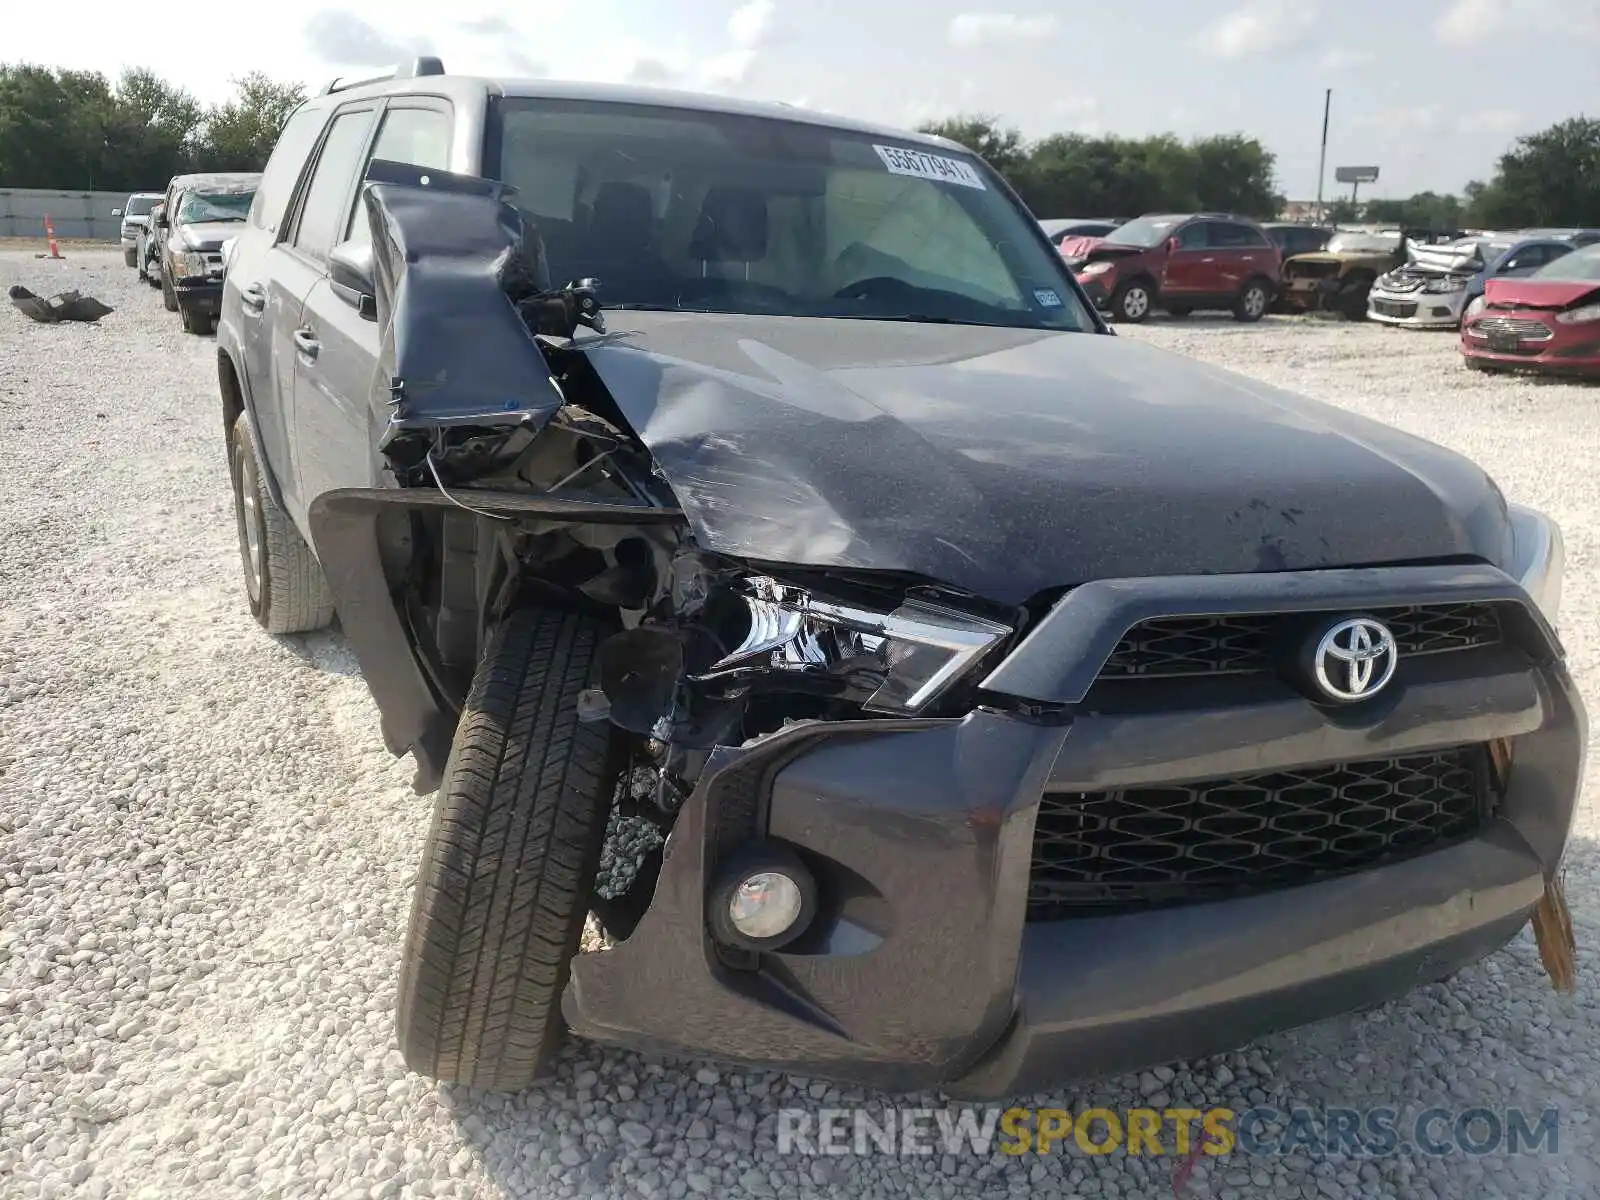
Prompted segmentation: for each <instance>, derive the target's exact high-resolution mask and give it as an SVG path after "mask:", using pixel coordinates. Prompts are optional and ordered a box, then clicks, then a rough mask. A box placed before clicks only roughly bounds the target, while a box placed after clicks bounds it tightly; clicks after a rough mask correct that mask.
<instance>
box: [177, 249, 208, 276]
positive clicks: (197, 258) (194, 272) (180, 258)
mask: <svg viewBox="0 0 1600 1200" xmlns="http://www.w3.org/2000/svg"><path fill="white" fill-rule="evenodd" d="M206 270H207V268H206V256H205V255H204V254H201V253H199V252H198V251H195V250H186V251H184V252H183V253H182V254H174V255H173V256H172V273H173V274H174V275H176V276H177V277H178V278H179V279H197V278H198V279H203V278H205V274H206Z"/></svg>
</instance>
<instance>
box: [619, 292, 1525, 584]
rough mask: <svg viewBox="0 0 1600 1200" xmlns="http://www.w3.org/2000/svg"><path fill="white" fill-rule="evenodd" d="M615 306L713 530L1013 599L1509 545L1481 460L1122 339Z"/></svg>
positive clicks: (730, 543) (697, 515)
mask: <svg viewBox="0 0 1600 1200" xmlns="http://www.w3.org/2000/svg"><path fill="white" fill-rule="evenodd" d="M603 299H604V297H603V294H602V300H603ZM608 315H609V317H610V319H611V325H612V328H614V329H616V330H619V331H620V330H625V329H626V330H632V331H634V333H635V334H636V336H635V337H633V338H630V339H627V340H626V341H623V342H620V343H615V344H609V345H604V346H599V347H596V348H595V349H592V350H590V351H589V352H588V357H589V360H590V362H591V363H592V364H593V366H594V368H595V370H596V372H597V373H598V374H599V376H600V378H601V380H602V381H603V382H604V383H605V385H606V388H607V390H608V391H609V392H610V393H611V395H612V397H613V398H614V399H615V401H616V404H617V407H618V408H619V409H620V410H621V412H622V414H623V416H624V417H625V418H626V419H627V420H628V422H629V424H630V425H631V426H632V428H633V429H634V431H635V432H636V433H637V434H638V435H639V437H640V439H641V440H642V441H643V442H644V443H645V444H646V446H648V447H649V449H650V452H651V454H652V456H653V458H654V459H655V461H656V463H657V465H658V466H659V468H660V470H661V473H662V474H663V475H664V476H665V477H666V480H667V482H668V483H669V484H670V485H671V486H672V489H673V491H674V493H675V494H676V495H677V497H678V500H679V502H680V503H681V505H682V507H683V510H684V512H685V515H686V516H687V517H688V519H689V520H690V522H691V524H692V525H693V526H694V530H695V534H696V537H697V540H698V541H699V544H700V545H701V547H702V548H704V549H709V550H713V551H716V552H720V553H724V554H729V555H735V556H738V557H741V558H746V559H754V560H757V561H765V562H781V563H790V564H795V565H804V566H813V567H834V568H845V569H849V568H856V569H870V570H886V571H904V572H907V573H910V574H914V575H919V576H923V577H925V578H929V579H933V580H938V581H941V582H943V583H946V584H949V585H952V586H955V587H958V588H963V589H966V590H967V591H969V592H971V593H973V594H975V595H978V596H983V597H986V598H988V599H991V600H994V601H998V602H1000V603H1008V604H1009V603H1018V602H1020V601H1022V600H1025V599H1027V598H1028V597H1030V596H1033V595H1036V594H1038V593H1040V592H1042V591H1045V590H1047V589H1050V588H1057V587H1061V586H1063V585H1066V584H1070V583H1074V582H1080V581H1083V580H1087V579H1103V578H1119V577H1129V576H1146V575H1191V574H1214V573H1234V572H1250V571H1289V570H1303V569H1308V568H1315V567H1323V566H1330V565H1335V564H1346V563H1351V562H1359V563H1372V564H1377V563H1385V562H1415V561H1421V560H1425V559H1437V558H1441V557H1450V556H1458V555H1459V556H1461V557H1463V558H1476V559H1486V560H1488V561H1491V562H1500V561H1503V560H1504V558H1505V556H1506V554H1507V552H1508V549H1509V533H1508V528H1509V527H1508V525H1507V521H1506V514H1505V506H1504V501H1503V500H1502V498H1501V497H1500V494H1499V492H1498V491H1496V490H1495V488H1494V486H1493V484H1492V483H1490V482H1489V480H1488V479H1487V477H1486V476H1485V475H1484V474H1483V472H1482V471H1481V470H1480V469H1479V468H1478V467H1476V466H1474V465H1473V464H1471V463H1469V462H1468V461H1466V460H1465V459H1463V458H1460V457H1459V456H1457V455H1454V454H1452V453H1450V452H1448V451H1445V450H1442V449H1439V448H1438V447H1434V446H1431V445H1429V444H1427V443H1424V442H1420V441H1417V440H1415V439H1413V438H1410V437H1407V436H1406V435H1404V434H1401V433H1399V432H1398V431H1396V430H1393V429H1389V428H1388V427H1386V426H1382V425H1379V424H1376V423H1374V422H1370V421H1365V420H1362V419H1361V418H1359V417H1356V416H1354V415H1352V414H1350V413H1347V412H1344V411H1343V410H1340V409H1337V408H1334V407H1331V406H1328V405H1323V404H1319V403H1317V402H1315V401H1312V400H1307V399H1304V398H1302V397H1299V396H1295V395H1292V394H1290V393H1287V392H1282V391H1279V390H1277V389H1275V388H1271V387H1268V386H1267V385H1265V384H1260V383H1256V382H1254V381H1252V380H1249V379H1245V378H1242V377H1240V376H1236V375H1232V374H1229V373H1228V372H1225V371H1221V370H1217V369H1212V368H1205V367H1201V366H1199V365H1198V364H1196V363H1194V362H1193V361H1191V360H1188V359H1183V358H1179V357H1178V356H1176V355H1172V354H1168V353H1166V352H1164V351H1161V350H1157V349H1155V348H1154V347H1150V346H1145V345H1140V344H1137V343H1129V342H1126V340H1124V339H1114V338H1107V337H1096V336H1093V335H1089V334H1070V333H1052V332H1042V331H1039V330H1033V329H1012V328H997V327H985V326H960V325H931V324H920V323H912V322H887V321H852V320H834V319H827V318H794V317H764V316H746V315H732V314H720V313H692V312H683V313H654V312H638V311H622V312H612V313H610V314H608Z"/></svg>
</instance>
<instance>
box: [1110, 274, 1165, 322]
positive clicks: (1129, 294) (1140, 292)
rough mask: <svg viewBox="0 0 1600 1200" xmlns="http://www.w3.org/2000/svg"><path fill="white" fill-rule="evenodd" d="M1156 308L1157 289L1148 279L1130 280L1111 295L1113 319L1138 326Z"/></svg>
mask: <svg viewBox="0 0 1600 1200" xmlns="http://www.w3.org/2000/svg"><path fill="white" fill-rule="evenodd" d="M1154 306H1155V289H1154V288H1153V287H1152V286H1151V284H1150V281H1149V280H1148V279H1130V280H1128V282H1126V283H1121V284H1118V285H1117V290H1116V291H1114V292H1112V293H1111V319H1112V320H1113V321H1126V322H1127V323H1128V324H1130V325H1137V324H1138V323H1139V322H1140V321H1143V320H1144V319H1145V318H1146V317H1148V316H1149V315H1150V309H1151V308H1152V307H1154Z"/></svg>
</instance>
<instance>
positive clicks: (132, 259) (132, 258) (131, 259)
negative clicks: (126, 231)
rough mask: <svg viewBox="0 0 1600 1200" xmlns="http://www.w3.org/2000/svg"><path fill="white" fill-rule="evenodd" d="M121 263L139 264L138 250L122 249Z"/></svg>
mask: <svg viewBox="0 0 1600 1200" xmlns="http://www.w3.org/2000/svg"><path fill="white" fill-rule="evenodd" d="M122 262H123V265H125V266H129V267H136V266H138V265H139V252H138V251H137V250H124V251H123V252H122Z"/></svg>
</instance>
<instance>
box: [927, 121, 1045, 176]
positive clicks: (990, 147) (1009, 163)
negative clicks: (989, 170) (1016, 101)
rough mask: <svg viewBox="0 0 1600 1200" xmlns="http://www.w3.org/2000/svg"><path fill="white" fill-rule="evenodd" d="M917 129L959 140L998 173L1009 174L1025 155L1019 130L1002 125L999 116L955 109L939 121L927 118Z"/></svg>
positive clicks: (953, 140)
mask: <svg viewBox="0 0 1600 1200" xmlns="http://www.w3.org/2000/svg"><path fill="white" fill-rule="evenodd" d="M918 129H919V131H920V132H922V133H931V134H933V135H934V136H935V137H942V138H949V139H950V140H951V141H952V142H959V143H960V144H961V145H963V146H965V147H966V148H967V149H968V150H971V151H973V152H974V153H975V154H977V155H978V157H980V158H982V159H983V161H984V162H986V163H988V164H989V165H990V166H991V167H993V168H994V169H995V170H996V171H999V172H1000V174H1002V175H1007V176H1009V175H1010V174H1011V173H1012V171H1013V170H1015V169H1016V168H1017V167H1018V166H1019V165H1020V164H1021V163H1022V161H1023V160H1024V159H1025V158H1026V157H1027V155H1026V152H1025V150H1024V148H1023V144H1022V134H1020V133H1018V132H1017V131H1016V130H1015V129H1007V128H1004V127H1002V126H1001V124H1000V118H998V117H993V116H990V115H988V114H987V113H959V114H957V115H956V116H953V117H946V118H945V119H944V120H942V121H930V122H929V123H927V124H926V125H920V126H918Z"/></svg>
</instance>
